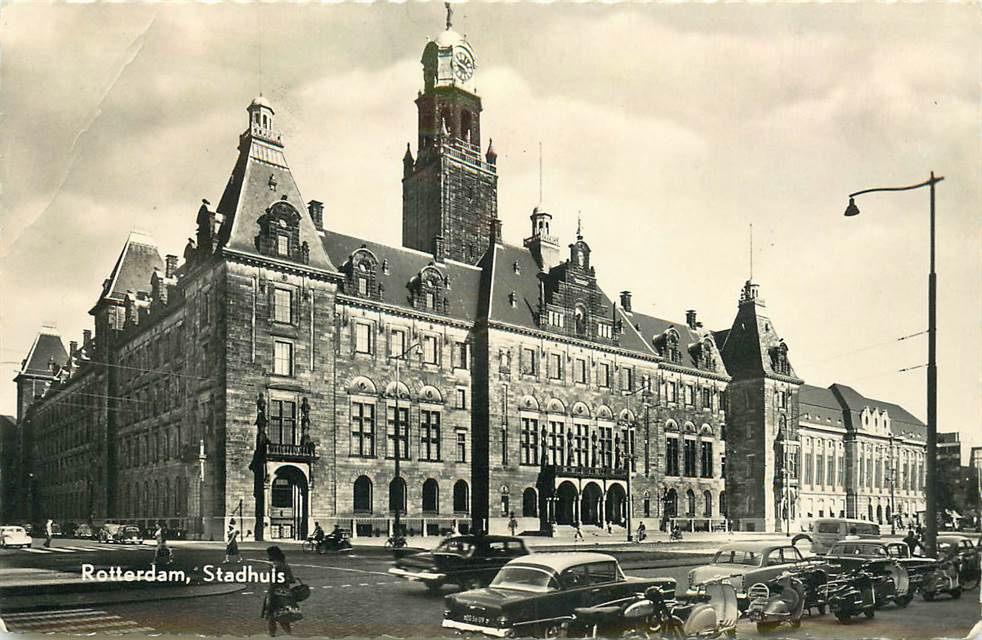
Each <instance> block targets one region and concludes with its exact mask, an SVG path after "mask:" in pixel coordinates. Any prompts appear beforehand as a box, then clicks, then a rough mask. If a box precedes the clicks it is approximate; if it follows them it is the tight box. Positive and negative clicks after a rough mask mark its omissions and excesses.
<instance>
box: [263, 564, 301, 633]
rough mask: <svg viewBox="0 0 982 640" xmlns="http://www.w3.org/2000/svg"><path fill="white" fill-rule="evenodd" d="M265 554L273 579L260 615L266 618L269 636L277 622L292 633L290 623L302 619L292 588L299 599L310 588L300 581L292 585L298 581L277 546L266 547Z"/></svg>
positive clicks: (274, 631) (284, 629)
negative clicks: (271, 569)
mask: <svg viewBox="0 0 982 640" xmlns="http://www.w3.org/2000/svg"><path fill="white" fill-rule="evenodd" d="M266 555H267V556H268V557H269V561H270V563H272V565H273V572H272V575H273V576H274V579H273V580H271V581H270V583H269V589H268V590H267V591H266V597H265V598H264V599H263V611H262V617H263V618H266V620H267V621H268V623H269V635H270V636H275V635H276V624H277V623H279V625H280V627H282V628H283V631H285V632H287V633H292V631H291V630H290V624H291V623H293V622H296V621H297V620H302V619H303V614H302V613H300V607H298V606H297V598H296V597H295V596H294V590H296V593H297V595H299V596H301V599H305V598H306V596H307V595H310V590H309V589H310V588H309V587H307V585H305V584H303V583H302V582H301V583H299V584H297V585H293V583H294V582H299V581H297V580H295V579H294V577H293V571H291V570H290V565H288V564H287V563H286V556H284V555H283V551H282V550H281V549H280V548H279V547H269V548H268V549H266ZM276 576H281V577H282V578H283V580H282V581H280V582H278V581H276V579H275V577H276ZM304 592H306V593H304Z"/></svg>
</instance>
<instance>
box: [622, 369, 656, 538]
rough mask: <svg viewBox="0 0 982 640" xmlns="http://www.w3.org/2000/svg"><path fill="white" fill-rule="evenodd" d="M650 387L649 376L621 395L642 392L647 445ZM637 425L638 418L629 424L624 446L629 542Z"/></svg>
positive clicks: (646, 443)
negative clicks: (647, 398) (648, 394)
mask: <svg viewBox="0 0 982 640" xmlns="http://www.w3.org/2000/svg"><path fill="white" fill-rule="evenodd" d="M650 387H651V379H650V378H647V379H645V381H644V384H643V385H641V386H640V387H638V388H637V389H634V390H625V391H621V395H623V396H624V397H625V398H630V397H631V396H634V395H637V394H638V393H641V397H642V405H643V406H644V423H645V446H648V429H647V427H648V402H647V401H646V400H644V397H645V396H646V395H647V393H648V390H649V389H650ZM636 425H637V420H635V425H634V426H632V425H628V429H627V442H626V443H625V446H624V448H625V449H629V451H628V452H627V454H626V455H625V456H624V458H625V459H626V461H627V464H626V465H625V466H626V467H627V541H628V542H631V540H632V539H633V538H632V534H631V511H632V508H633V506H634V505H633V502H632V499H631V472H632V470H633V467H634V459H635V453H634V444H635V438H632V437H631V431H632V429H634V428H635V427H636Z"/></svg>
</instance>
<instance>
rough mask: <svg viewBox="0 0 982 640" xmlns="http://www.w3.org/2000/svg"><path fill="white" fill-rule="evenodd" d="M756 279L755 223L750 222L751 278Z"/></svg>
mask: <svg viewBox="0 0 982 640" xmlns="http://www.w3.org/2000/svg"><path fill="white" fill-rule="evenodd" d="M753 279H754V223H753V222H751V223H750V280H753Z"/></svg>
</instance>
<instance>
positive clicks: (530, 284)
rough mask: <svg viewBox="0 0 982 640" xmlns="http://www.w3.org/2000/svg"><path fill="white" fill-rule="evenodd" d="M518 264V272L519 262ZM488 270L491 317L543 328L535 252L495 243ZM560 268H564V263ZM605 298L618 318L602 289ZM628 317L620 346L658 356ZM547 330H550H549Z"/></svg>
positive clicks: (487, 257) (488, 256) (611, 314)
mask: <svg viewBox="0 0 982 640" xmlns="http://www.w3.org/2000/svg"><path fill="white" fill-rule="evenodd" d="M516 264H517V265H518V272H517V273H516V271H515V265H516ZM481 265H482V266H483V267H484V268H485V269H486V270H487V269H490V276H491V283H490V291H489V292H486V293H485V295H486V296H488V302H489V305H490V309H489V314H488V319H489V320H490V321H491V322H500V323H504V324H509V325H512V326H516V327H521V328H524V329H532V330H535V331H540V330H543V329H542V328H540V327H539V325H538V322H537V321H536V320H537V309H538V308H539V274H540V271H539V264H538V262H536V260H535V257H534V256H533V255H532V252H531V251H529V250H528V249H527V248H525V247H519V246H516V245H510V244H498V245H495V247H494V251H493V252H488V254H486V255H485V257H484V259H483V260H482V262H481ZM558 268H562V267H561V265H560V266H559V267H558ZM513 292H514V294H515V306H512V304H511V299H510V297H511V294H512V293H513ZM600 294H601V301H602V303H603V305H604V307H606V309H608V312H609V316H608V317H610V318H611V319H614V318H615V311H614V307H615V305H614V303H613V302H612V301H611V299H610V298H609V297H608V296H607V294H605V293H604V292H603V291H602V290H601V291H600ZM620 319H622V320H625V322H624V332H623V333H622V334H621V336H620V340H619V345H618V346H619V348H621V349H626V350H628V351H634V352H636V353H639V354H643V355H646V356H654V355H655V352H654V351H653V350H652V349H651V347H650V346H648V344H647V343H646V342H645V340H644V339H643V338H642V337H641V335H640V334H638V332H637V331H636V330H635V329H634V326H633V324H630V323H629V322H627V321H626V318H625V317H624V316H621V317H620ZM545 331H547V332H548V329H546V330H545Z"/></svg>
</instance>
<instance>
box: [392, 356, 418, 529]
mask: <svg viewBox="0 0 982 640" xmlns="http://www.w3.org/2000/svg"><path fill="white" fill-rule="evenodd" d="M421 347H422V345H421V344H420V343H419V342H414V343H413V344H411V345H409V346H408V347H406V348H405V349H403V350H402V353H400V354H399V355H397V356H389V360H395V363H396V387H395V396H396V406H395V416H393V421H392V422H393V428H394V429H395V456H394V458H395V463H396V466H395V477H394V478H393V479H392V481H393V482H395V483H396V490H397V491H400V493H401V495H400V496H399V503H398V504H396V516H395V524H394V527H393V531H392V535H393V537H396V536H400V535H402V531H401V528H400V522H399V514H400V512H401V511H402V509H401V508H402V507H405V506H406V493H405V492H404V491H401V487H400V485H399V484H398V480H399V478H400V469H399V457H400V454H401V451H400V450H399V443H400V441H401V440H402V423H401V422H400V420H399V363H400V362H402V361H403V360H406V361H408V356H409V354H410V353H412V352H413V351H416V350H418V349H420V348H421ZM406 439H407V440H408V439H409V414H408V411H407V413H406ZM389 495H390V496H391V495H392V489H391V487H390V489H389Z"/></svg>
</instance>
